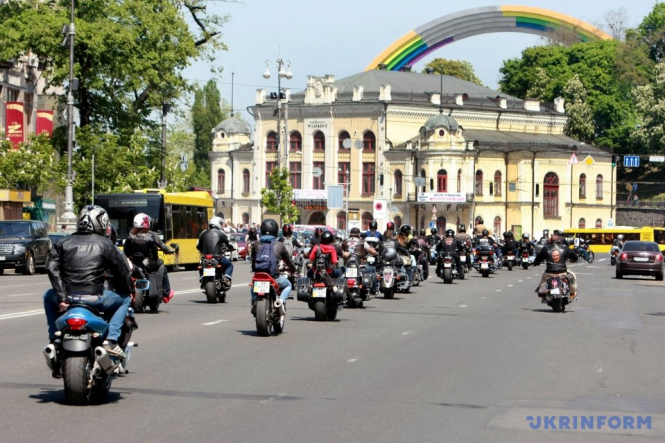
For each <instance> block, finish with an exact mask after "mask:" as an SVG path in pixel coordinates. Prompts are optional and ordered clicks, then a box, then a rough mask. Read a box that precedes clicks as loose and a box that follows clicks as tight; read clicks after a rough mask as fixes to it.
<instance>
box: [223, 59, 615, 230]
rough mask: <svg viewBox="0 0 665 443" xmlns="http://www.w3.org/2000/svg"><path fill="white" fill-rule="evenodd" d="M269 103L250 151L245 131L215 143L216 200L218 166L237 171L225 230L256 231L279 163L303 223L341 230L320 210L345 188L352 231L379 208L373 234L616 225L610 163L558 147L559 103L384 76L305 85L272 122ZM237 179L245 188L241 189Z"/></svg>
mask: <svg viewBox="0 0 665 443" xmlns="http://www.w3.org/2000/svg"><path fill="white" fill-rule="evenodd" d="M267 97H268V96H267V93H266V91H264V90H259V91H257V97H256V105H255V106H254V107H253V108H252V110H253V115H254V119H255V121H254V126H255V130H254V139H253V146H252V147H250V143H249V136H250V134H249V129H248V128H246V129H245V131H246V132H247V134H244V135H243V136H244V137H245V136H246V139H245V138H243V140H242V141H240V142H238V143H240V144H242V143H246V144H245V145H243V146H244V147H240V145H238V147H237V148H235V149H230V148H221V146H222V145H221V144H220V142H219V140H218V139H217V137H216V138H215V143H217V144H215V145H214V148H213V150H214V152H213V153H212V154H211V159H214V160H213V171H212V173H213V189H215V190H219V189H220V184H221V183H216V181H217V179H216V178H215V177H216V176H217V175H216V174H217V171H218V169H219V167H218V163H216V161H217V160H216V159H221V158H222V157H221V156H226V157H228V158H231V157H233V158H234V159H237V160H234V162H233V170H234V171H235V176H233V179H232V181H233V185H231V186H232V189H233V190H234V192H235V193H233V194H230V195H229V199H226V200H224V202H228V203H225V204H230V205H231V206H232V207H233V208H234V209H233V212H232V213H231V214H232V217H231V218H233V221H234V222H241V221H243V219H242V215H243V214H245V215H247V216H248V217H249V218H250V219H251V221H258V220H260V214H261V212H262V208H261V207H260V204H259V200H260V191H261V188H263V187H265V186H266V180H267V175H268V174H269V172H270V171H271V170H272V169H273V168H275V167H277V164H278V162H279V164H280V165H288V168H289V170H290V171H291V181H292V186H293V187H294V189H298V190H299V191H298V192H297V200H296V203H297V204H298V206H299V208H300V214H301V217H300V218H301V220H300V221H301V223H307V224H315V223H316V224H318V223H326V224H328V225H331V226H335V227H338V228H340V229H344V228H345V226H346V213H345V211H344V210H339V209H330V210H329V209H327V206H326V203H327V202H326V194H325V190H326V187H327V185H331V184H343V183H345V182H349V183H350V189H349V191H350V192H349V194H348V196H347V198H346V200H347V202H345V203H346V205H348V208H349V212H350V215H351V217H350V219H353V218H354V216H359V217H360V219H361V221H362V223H361V228H364V227H366V226H367V224H368V223H369V221H370V220H372V219H374V218H375V215H378V213H377V214H375V211H374V209H375V207H374V203H375V200H384V201H385V202H386V203H387V207H388V208H387V209H388V210H387V213H386V214H385V216H383V217H376V218H377V221H378V222H379V223H380V225H379V226H380V229H383V227H384V226H385V223H386V222H387V221H390V220H394V221H396V222H397V223H399V224H410V225H413V226H415V227H417V228H418V229H420V228H428V227H429V226H430V223H431V222H432V221H434V224H435V225H436V226H437V228H439V230H440V231H442V230H444V229H447V228H453V229H456V228H457V226H458V225H459V224H460V223H463V224H466V225H467V226H472V225H473V221H474V220H475V219H477V218H478V217H481V218H483V219H484V223H485V225H486V226H487V227H488V228H490V229H492V230H496V231H499V233H501V232H503V231H505V230H513V231H515V232H516V233H517V234H520V233H522V232H529V233H532V234H536V236H539V235H540V233H541V232H542V231H543V230H544V229H550V230H553V229H566V228H569V227H578V226H580V225H583V226H586V227H594V226H597V225H600V226H606V225H607V224H608V223H611V220H612V219H614V214H613V212H614V207H615V201H614V198H615V197H614V195H615V192H614V190H615V188H616V183H615V178H614V170H613V168H612V166H611V157H612V156H611V153H609V152H608V151H607V150H604V149H601V148H597V147H594V146H589V145H585V144H584V143H581V142H579V141H577V140H574V139H572V138H570V137H567V136H565V135H563V128H564V125H565V123H566V115H565V113H564V111H563V100H562V99H557V101H556V103H555V104H543V103H540V102H539V101H538V100H530V99H527V100H520V99H517V98H514V97H510V96H507V95H505V94H502V93H500V92H497V91H494V90H491V89H489V88H485V87H482V86H479V85H476V84H473V83H469V82H465V81H462V80H459V79H457V78H454V77H448V76H439V75H430V74H418V73H412V72H394V71H384V70H375V71H367V72H362V73H360V74H356V75H353V76H350V77H347V78H344V79H341V80H335V78H334V77H333V76H330V75H327V76H324V77H313V76H310V77H308V81H307V85H306V88H305V90H304V91H302V92H298V93H291V92H290V91H289V90H287V91H285V98H284V99H283V100H282V107H281V111H280V112H279V113H278V112H276V111H277V109H276V104H277V103H276V100H269V99H268V98H267ZM278 118H279V120H280V123H281V132H280V134H281V137H280V138H281V140H283V141H284V142H283V143H280V145H281V149H279V153H280V155H278V148H277V125H278ZM224 123H225V122H223V123H222V124H221V125H223V124H224ZM221 125H220V126H221ZM218 133H220V132H219V131H218ZM226 146H230V145H228V144H227V145H226ZM224 150H225V151H228V154H221V153H218V151H220V152H221V151H224ZM573 154H575V155H574V156H573ZM236 161H237V163H235V162H236ZM241 163H242V164H243V165H244V166H240V164H241ZM216 168H217V169H216ZM245 168H246V169H245ZM228 169H230V167H228V168H227V170H228ZM241 170H243V171H245V173H247V174H248V175H249V177H250V179H249V184H247V183H246V182H242V181H239V180H242V179H241V178H240V177H239V175H238V174H239V173H240V171H241ZM318 172H321V174H320V175H319V174H318ZM227 177H228V176H227ZM226 180H227V182H225V184H223V185H222V186H221V188H222V189H223V190H224V191H225V192H228V186H229V185H228V184H226V183H229V182H228V180H229V179H228V178H226ZM241 183H243V184H244V185H246V186H244V187H243V188H242V189H243V191H246V192H244V194H239V193H238V190H239V189H240V188H239V187H238V186H240V185H241ZM216 184H217V185H218V186H217V187H215V185H216ZM416 186H417V187H416ZM220 195H225V194H220ZM225 207H228V206H225ZM225 207H223V208H225ZM219 210H220V208H219V206H218V211H219ZM224 215H226V212H224Z"/></svg>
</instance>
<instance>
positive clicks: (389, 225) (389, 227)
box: [386, 222, 395, 231]
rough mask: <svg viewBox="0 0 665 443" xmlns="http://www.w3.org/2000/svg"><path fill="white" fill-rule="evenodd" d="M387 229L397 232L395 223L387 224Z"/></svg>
mask: <svg viewBox="0 0 665 443" xmlns="http://www.w3.org/2000/svg"><path fill="white" fill-rule="evenodd" d="M386 229H392V230H393V231H394V230H395V223H393V222H388V223H386Z"/></svg>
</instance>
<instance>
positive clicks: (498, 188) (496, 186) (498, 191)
mask: <svg viewBox="0 0 665 443" xmlns="http://www.w3.org/2000/svg"><path fill="white" fill-rule="evenodd" d="M501 179H502V177H501V174H500V173H497V174H494V195H496V196H497V197H500V196H501V187H502V186H501V181H502V180H501Z"/></svg>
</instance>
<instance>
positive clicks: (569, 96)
mask: <svg viewBox="0 0 665 443" xmlns="http://www.w3.org/2000/svg"><path fill="white" fill-rule="evenodd" d="M563 94H564V98H565V99H566V100H567V101H566V103H565V108H566V114H568V121H566V126H565V128H564V132H565V133H566V134H567V135H569V136H571V137H573V138H576V139H578V140H580V141H583V142H585V143H591V142H592V141H593V139H594V128H593V114H592V112H591V108H590V107H589V105H588V103H587V92H586V89H584V85H583V84H582V82H581V81H580V77H579V76H578V75H575V76H574V77H573V78H571V79H570V80H569V81H568V83H567V84H566V86H565V87H564V88H563Z"/></svg>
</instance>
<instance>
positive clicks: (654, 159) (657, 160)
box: [649, 155, 665, 163]
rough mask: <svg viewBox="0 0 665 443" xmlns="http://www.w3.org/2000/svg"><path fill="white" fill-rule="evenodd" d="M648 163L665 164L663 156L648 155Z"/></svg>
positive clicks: (664, 156)
mask: <svg viewBox="0 0 665 443" xmlns="http://www.w3.org/2000/svg"><path fill="white" fill-rule="evenodd" d="M649 161H650V162H651V163H663V162H665V155H650V156H649Z"/></svg>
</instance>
